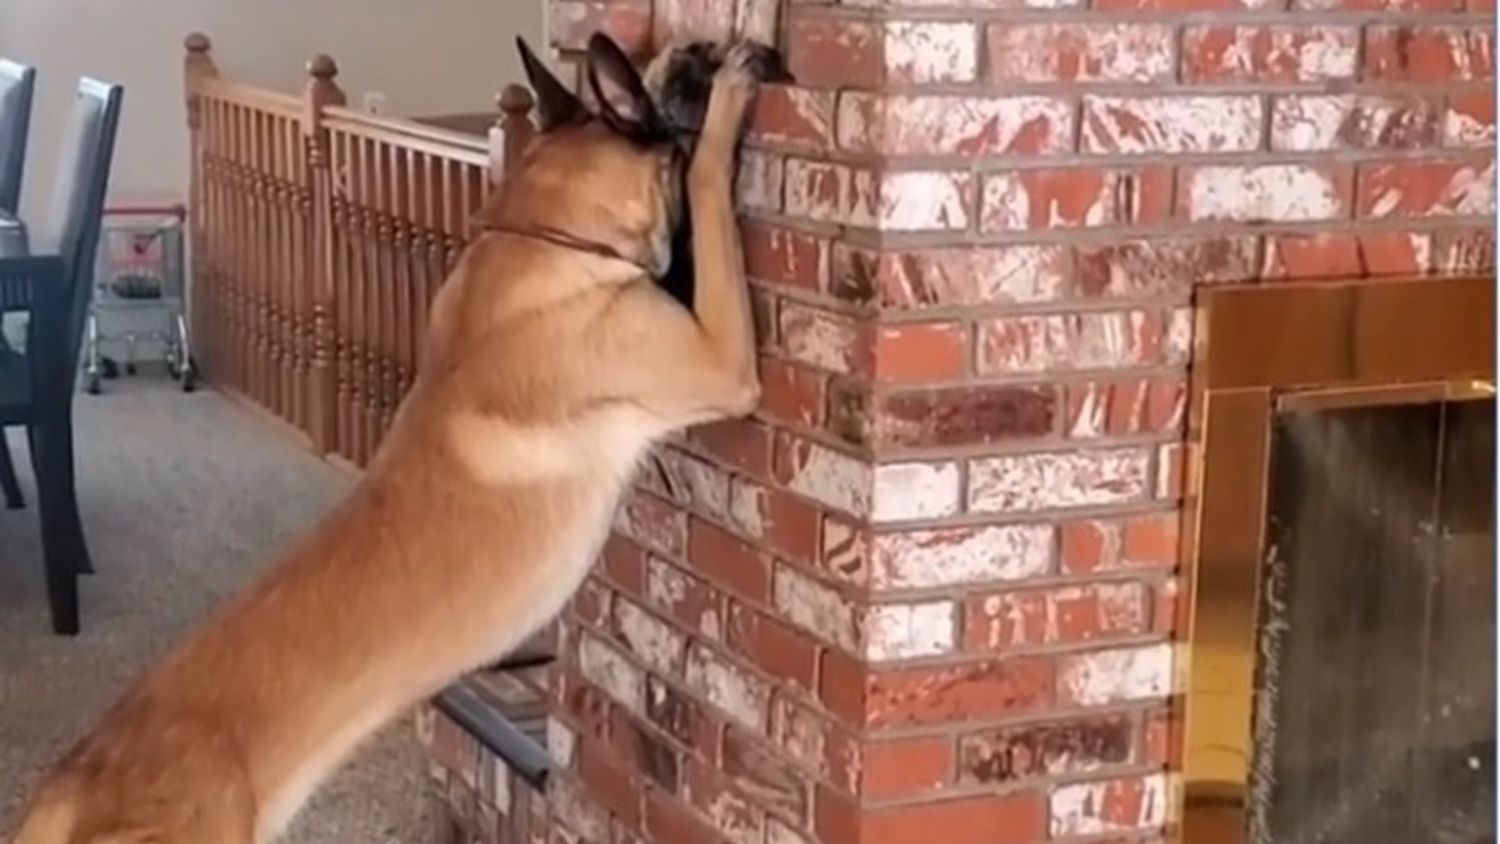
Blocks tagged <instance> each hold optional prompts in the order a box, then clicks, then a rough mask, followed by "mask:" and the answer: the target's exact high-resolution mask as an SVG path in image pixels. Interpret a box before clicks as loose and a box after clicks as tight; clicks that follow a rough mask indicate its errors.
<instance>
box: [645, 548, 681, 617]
mask: <svg viewBox="0 0 1500 844" xmlns="http://www.w3.org/2000/svg"><path fill="white" fill-rule="evenodd" d="M687 590H688V582H687V576H686V575H684V574H683V573H682V572H680V571H678V570H677V568H676V567H675V566H673V565H671V564H669V563H666V562H663V561H661V560H658V559H656V558H655V557H652V558H650V559H649V560H648V561H647V563H646V598H647V600H649V601H650V602H651V604H652V605H653V606H657V607H661V608H662V609H670V608H671V607H674V606H676V605H677V604H678V603H680V602H681V601H682V599H683V598H686V597H687Z"/></svg>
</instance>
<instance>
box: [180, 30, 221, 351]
mask: <svg viewBox="0 0 1500 844" xmlns="http://www.w3.org/2000/svg"><path fill="white" fill-rule="evenodd" d="M182 47H183V58H182V81H183V94H184V97H185V101H186V106H187V128H188V196H187V206H188V218H187V237H186V238H185V242H186V246H187V251H188V261H187V263H186V266H185V267H184V269H185V270H186V271H187V274H188V278H187V279H186V282H187V284H189V285H190V286H191V293H190V296H189V298H190V300H191V304H192V305H193V307H192V308H191V309H190V310H189V312H188V324H189V330H190V332H191V334H190V336H191V337H193V338H194V339H195V340H196V339H197V338H200V337H201V338H206V337H210V336H212V334H213V333H215V332H217V331H218V330H219V326H218V325H215V324H214V323H213V321H212V319H211V317H212V314H213V310H212V304H211V300H212V293H211V292H210V293H209V296H208V298H209V299H210V302H209V303H208V307H207V308H200V307H199V297H198V292H199V289H200V288H201V289H205V290H208V289H209V288H211V286H212V282H211V281H208V280H206V277H207V275H208V273H207V272H205V267H206V266H207V264H208V259H207V257H208V256H207V253H208V249H209V247H208V245H207V243H206V242H205V228H206V225H205V215H206V212H207V202H206V199H205V195H204V183H203V180H204V172H203V171H204V163H203V159H204V144H205V142H206V138H205V135H204V131H203V96H202V94H201V93H200V92H199V87H200V85H201V83H202V81H203V80H205V79H209V78H212V77H216V76H218V75H219V69H218V68H217V67H215V66H214V60H213V55H212V53H211V50H212V49H213V44H212V42H210V41H209V40H208V36H207V35H204V34H203V33H201V32H194V33H190V34H189V35H188V36H187V37H186V38H184V39H183V40H182ZM210 326H212V328H210ZM199 365H200V372H199V375H200V376H201V377H203V378H205V379H208V380H211V379H213V378H216V377H217V373H215V372H214V371H213V370H212V366H211V365H209V363H208V361H206V360H204V361H199Z"/></svg>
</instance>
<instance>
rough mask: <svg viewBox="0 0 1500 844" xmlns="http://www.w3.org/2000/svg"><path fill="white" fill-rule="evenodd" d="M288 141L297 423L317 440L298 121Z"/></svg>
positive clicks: (304, 176)
mask: <svg viewBox="0 0 1500 844" xmlns="http://www.w3.org/2000/svg"><path fill="white" fill-rule="evenodd" d="M287 143H288V145H289V146H290V147H291V150H292V160H293V162H294V164H293V174H294V175H293V179H294V183H295V185H296V190H295V192H294V194H293V203H294V205H293V213H294V214H295V215H296V216H295V219H294V221H293V225H292V254H293V255H295V256H296V258H295V265H294V267H295V268H294V270H293V272H294V274H295V279H296V282H295V283H296V285H297V289H296V291H295V300H296V303H297V309H296V311H295V313H294V314H293V317H292V332H293V333H294V334H295V335H296V337H297V346H296V349H297V351H296V357H295V359H294V363H293V367H292V368H293V371H294V372H295V373H296V374H295V378H296V381H297V387H296V390H297V398H296V401H297V426H298V427H299V428H301V429H302V430H303V431H305V432H306V433H307V436H308V438H309V439H310V440H311V441H314V442H316V436H317V428H316V422H317V420H316V418H315V417H314V416H313V402H312V395H313V386H312V377H311V373H312V347H313V339H312V309H313V299H314V295H313V285H314V283H315V280H316V278H317V274H316V273H315V272H314V270H313V266H314V265H313V238H312V221H313V215H312V191H311V190H310V186H311V184H312V182H311V175H310V172H309V170H308V166H307V148H306V146H305V145H303V144H302V143H300V139H299V138H298V127H297V124H296V122H291V123H288V124H287Z"/></svg>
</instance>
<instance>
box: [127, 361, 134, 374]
mask: <svg viewBox="0 0 1500 844" xmlns="http://www.w3.org/2000/svg"><path fill="white" fill-rule="evenodd" d="M125 374H126V375H134V374H135V364H133V363H127V364H125Z"/></svg>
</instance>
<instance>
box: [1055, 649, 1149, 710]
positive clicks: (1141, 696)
mask: <svg viewBox="0 0 1500 844" xmlns="http://www.w3.org/2000/svg"><path fill="white" fill-rule="evenodd" d="M1172 660H1173V645H1172V643H1170V642H1162V643H1160V644H1155V645H1145V646H1142V647H1136V648H1121V649H1119V650H1112V651H1098V652H1095V653H1085V654H1072V655H1069V656H1066V657H1062V658H1061V660H1060V661H1059V663H1058V672H1057V691H1058V696H1059V698H1060V699H1061V700H1062V701H1064V702H1065V703H1067V704H1070V705H1077V706H1102V705H1104V704H1109V703H1123V702H1126V701H1133V700H1147V699H1150V698H1158V697H1165V696H1167V695H1170V694H1171V693H1172V665H1173V663H1172Z"/></svg>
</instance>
